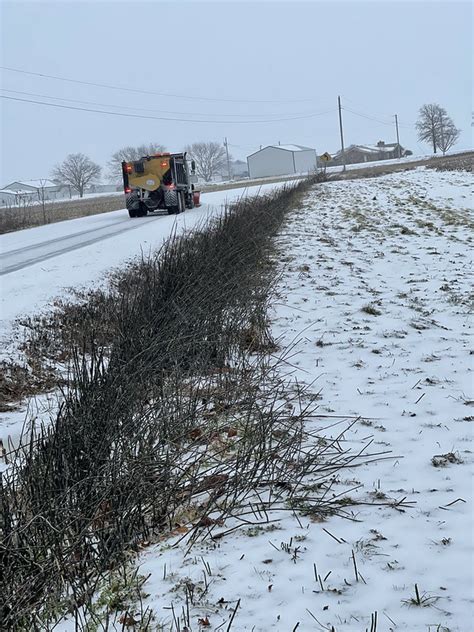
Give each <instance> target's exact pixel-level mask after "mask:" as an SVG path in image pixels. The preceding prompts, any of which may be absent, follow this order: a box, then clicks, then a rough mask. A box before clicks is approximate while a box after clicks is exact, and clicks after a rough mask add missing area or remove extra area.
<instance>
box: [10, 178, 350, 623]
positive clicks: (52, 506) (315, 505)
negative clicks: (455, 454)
mask: <svg viewBox="0 0 474 632" xmlns="http://www.w3.org/2000/svg"><path fill="white" fill-rule="evenodd" d="M310 184H311V182H304V183H301V184H299V185H297V186H295V187H293V188H287V189H285V190H283V191H280V192H279V193H277V194H274V195H272V196H267V197H261V198H258V199H247V200H243V201H241V202H240V203H239V204H238V205H236V206H235V207H234V208H232V209H229V210H228V212H226V213H225V215H224V216H222V217H221V218H220V219H218V220H216V221H215V222H214V223H213V224H212V225H211V226H206V227H202V229H201V230H196V231H195V232H194V233H193V234H191V235H187V236H182V237H177V236H174V237H172V238H171V239H170V240H169V242H168V243H167V244H166V245H165V246H164V248H163V249H162V250H161V251H160V252H159V253H157V254H156V255H155V256H153V257H151V258H149V259H146V260H141V261H138V262H136V263H134V264H132V265H130V266H129V267H128V268H127V269H126V270H124V271H122V272H120V273H117V274H116V275H115V276H114V277H113V278H112V279H111V281H110V284H109V285H108V287H106V288H105V289H102V290H97V291H94V292H91V293H89V294H87V295H83V296H82V299H81V300H79V301H77V302H75V303H63V304H60V305H59V306H58V309H57V311H56V312H55V313H54V314H53V315H51V316H49V317H46V318H44V319H42V320H41V319H40V320H35V319H32V320H30V321H29V322H28V323H24V324H25V325H28V327H29V334H28V340H27V343H26V346H25V352H26V353H27V355H28V354H30V358H35V361H36V362H39V363H40V364H41V365H42V366H48V367H49V369H50V370H57V367H58V366H61V367H62V368H61V382H62V384H63V386H62V389H63V392H62V396H61V399H60V400H59V407H58V412H57V414H56V415H55V417H54V419H52V420H51V423H48V424H42V423H41V422H36V423H35V424H33V425H30V426H29V427H28V428H27V429H25V434H24V437H23V439H22V441H21V443H20V446H19V447H18V448H17V449H16V450H15V451H14V453H13V454H12V455H10V460H11V463H10V467H9V468H8V470H7V471H6V472H4V473H3V474H2V477H1V488H0V534H1V541H0V573H1V575H0V579H1V585H0V617H1V626H3V627H2V629H11V630H18V631H20V630H21V631H26V630H28V631H30V630H38V631H39V630H53V629H54V628H55V626H56V625H57V622H58V621H59V620H60V619H61V618H62V617H64V616H65V615H66V614H68V615H69V616H70V617H71V618H72V619H73V620H74V621H75V625H76V629H78V630H85V629H94V628H93V625H95V626H96V628H95V629H108V628H107V627H104V626H105V624H104V623H103V621H102V619H100V617H102V615H103V613H102V614H101V615H100V616H99V615H98V614H97V610H96V599H97V591H98V587H99V586H100V584H101V581H102V580H103V578H104V577H106V576H107V575H108V574H110V572H111V571H112V570H113V569H114V568H118V567H120V565H121V564H123V563H125V562H126V560H127V559H128V557H129V555H130V554H131V553H133V552H137V551H139V550H140V549H141V548H142V547H143V545H144V543H146V542H149V541H152V540H153V539H154V538H156V537H158V536H159V535H161V534H163V533H167V532H169V531H170V530H176V529H180V530H181V531H182V532H183V533H185V534H186V537H187V538H189V541H190V544H192V542H193V540H194V539H195V538H197V537H201V536H207V537H211V538H219V537H222V536H223V535H224V533H225V530H226V528H227V526H226V525H227V524H230V523H231V527H230V528H231V529H234V528H238V527H239V526H241V525H245V524H254V523H259V522H266V521H268V520H269V515H270V512H271V511H272V509H273V508H276V507H278V508H280V509H281V508H287V509H288V510H290V509H291V510H294V509H295V508H298V507H303V506H304V509H305V511H306V512H313V513H314V514H316V515H320V516H324V515H326V514H328V513H332V512H335V511H338V506H337V503H333V502H331V501H330V500H328V495H327V485H328V484H329V483H328V482H327V481H328V478H329V477H331V476H332V475H333V474H334V473H335V472H336V471H338V470H339V469H340V468H342V467H344V466H345V464H347V463H348V462H350V460H351V458H352V457H350V456H349V455H347V454H346V453H345V452H344V450H343V449H342V448H341V446H340V444H339V442H338V440H337V439H336V440H334V441H322V440H318V439H317V438H315V437H310V436H309V435H308V433H307V431H306V430H305V424H304V422H305V419H306V417H307V416H308V415H310V414H311V410H312V409H311V407H312V403H311V401H312V398H311V397H310V396H309V394H308V393H305V392H303V390H302V389H301V388H299V386H298V385H297V384H292V383H291V382H289V381H288V378H285V377H284V372H282V371H281V370H280V367H279V363H278V360H277V359H276V355H277V347H276V344H275V342H274V341H273V340H272V339H271V336H270V333H269V330H268V323H267V315H266V314H267V307H268V303H269V300H270V297H271V290H272V284H273V279H274V275H275V268H274V266H273V265H272V262H271V257H272V237H273V236H274V235H275V234H276V232H277V231H278V229H279V227H280V225H281V223H282V221H283V220H284V217H285V214H286V213H287V212H288V211H289V210H290V209H291V208H292V207H294V206H295V205H297V204H298V202H299V200H300V198H301V196H302V195H303V194H304V192H305V191H306V189H307V188H308V186H309V185H310ZM52 367H53V368H52ZM54 367H56V368H54ZM305 402H306V403H305ZM308 481H311V484H309V483H308ZM226 521H230V523H226ZM107 608H108V610H107V612H106V620H107V622H112V621H113V620H116V618H117V616H118V614H119V613H118V605H117V603H116V602H114V603H111V604H110V603H109V604H108V605H107ZM124 616H126V613H125V615H124V613H122V614H121V617H122V619H120V620H122V621H123V620H124V619H123V617H124ZM114 617H115V619H114ZM125 620H126V619H125ZM101 621H102V623H101ZM108 625H109V623H107V626H108ZM1 626H0V627H1ZM87 626H89V628H88V627H87ZM100 626H101V627H100ZM114 629H115V628H114ZM141 629H143V630H145V629H148V627H147V624H146V622H145V621H144V620H143V621H142V628H141Z"/></svg>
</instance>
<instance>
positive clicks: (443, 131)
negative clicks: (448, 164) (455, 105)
mask: <svg viewBox="0 0 474 632" xmlns="http://www.w3.org/2000/svg"><path fill="white" fill-rule="evenodd" d="M460 133H461V130H459V129H458V128H457V127H456V126H455V125H454V121H453V120H452V119H451V118H450V117H449V116H448V115H447V114H446V112H444V115H442V116H441V117H440V127H439V139H438V147H439V148H440V149H441V151H442V152H443V156H444V155H445V153H446V152H447V151H448V150H449V149H451V147H452V146H453V145H455V144H456V143H457V141H458V138H459V134H460Z"/></svg>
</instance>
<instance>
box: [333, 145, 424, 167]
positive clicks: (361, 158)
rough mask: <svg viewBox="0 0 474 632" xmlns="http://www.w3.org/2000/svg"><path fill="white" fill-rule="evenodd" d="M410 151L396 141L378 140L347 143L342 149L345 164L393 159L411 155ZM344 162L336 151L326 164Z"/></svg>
mask: <svg viewBox="0 0 474 632" xmlns="http://www.w3.org/2000/svg"><path fill="white" fill-rule="evenodd" d="M411 155H412V152H411V151H410V150H409V149H405V148H404V147H402V146H401V145H399V144H398V143H385V142H384V141H383V140H380V141H379V142H378V143H377V144H376V145H349V147H347V148H346V149H345V151H344V158H345V163H346V165H351V164H357V163H361V162H373V161H375V160H393V159H394V158H404V157H405V156H411ZM342 164H344V161H343V157H342V153H341V152H340V151H338V152H337V153H336V155H335V156H334V157H333V159H332V161H331V162H329V163H328V166H333V165H334V166H336V165H342Z"/></svg>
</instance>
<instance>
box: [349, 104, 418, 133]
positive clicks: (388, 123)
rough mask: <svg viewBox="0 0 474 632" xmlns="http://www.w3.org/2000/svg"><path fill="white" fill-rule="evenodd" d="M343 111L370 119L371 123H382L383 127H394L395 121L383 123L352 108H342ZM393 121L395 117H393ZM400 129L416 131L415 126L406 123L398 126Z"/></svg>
mask: <svg viewBox="0 0 474 632" xmlns="http://www.w3.org/2000/svg"><path fill="white" fill-rule="evenodd" d="M342 109H343V110H346V111H347V112H350V113H351V114H355V115H356V116H361V117H362V118H365V119H368V120H369V121H375V122H377V123H380V124H381V125H390V126H392V125H393V120H391V121H390V122H389V121H382V120H381V119H379V118H377V117H375V116H371V115H370V114H363V113H362V112H356V110H352V109H350V108H342ZM391 118H392V119H393V116H392V117H391ZM398 125H399V127H405V128H410V129H415V126H414V125H408V124H406V123H399V124H398Z"/></svg>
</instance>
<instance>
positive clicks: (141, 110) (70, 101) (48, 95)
mask: <svg viewBox="0 0 474 632" xmlns="http://www.w3.org/2000/svg"><path fill="white" fill-rule="evenodd" d="M1 90H3V92H10V93H12V94H22V95H25V96H30V97H40V98H43V99H54V100H56V101H66V102H68V103H82V104H85V105H96V106H100V107H111V108H116V109H122V110H132V111H137V112H152V113H155V114H176V115H179V116H181V115H183V116H209V114H205V113H203V112H177V111H176V110H154V109H151V108H138V107H130V106H127V105H115V104H114V103H97V102H95V101H82V100H80V99H66V98H64V97H57V96H54V95H50V94H38V93H37V92H24V91H22V90H8V89H6V88H1ZM333 111H334V108H332V109H330V110H321V111H319V112H293V113H288V114H284V115H278V114H275V115H273V114H272V115H270V116H289V117H291V116H299V115H301V116H306V115H309V116H315V115H319V114H321V115H322V114H327V113H329V112H333ZM215 116H219V117H240V118H245V117H247V116H259V117H262V116H268V114H253V113H252V114H216V115H215Z"/></svg>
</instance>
